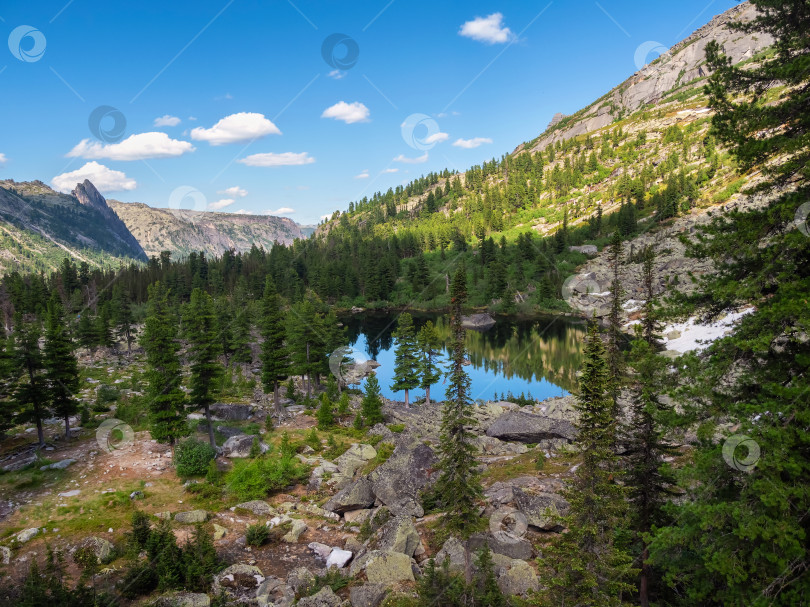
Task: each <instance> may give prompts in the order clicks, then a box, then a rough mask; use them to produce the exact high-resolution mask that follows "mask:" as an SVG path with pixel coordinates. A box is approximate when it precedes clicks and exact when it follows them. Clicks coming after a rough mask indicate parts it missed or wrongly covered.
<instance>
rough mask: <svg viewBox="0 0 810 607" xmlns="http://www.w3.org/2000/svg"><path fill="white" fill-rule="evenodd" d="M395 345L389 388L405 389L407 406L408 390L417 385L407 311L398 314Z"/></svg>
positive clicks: (414, 348)
mask: <svg viewBox="0 0 810 607" xmlns="http://www.w3.org/2000/svg"><path fill="white" fill-rule="evenodd" d="M394 337H395V338H396V340H397V347H396V351H395V354H394V383H392V384H391V389H392V390H394V391H395V392H399V391H400V390H405V407H406V408H407V407H409V406H410V405H409V403H408V391H409V390H413V389H414V388H418V387H419V383H420V382H419V374H418V372H419V362H420V361H419V357H418V346H417V343H416V335H415V334H414V328H413V318H412V317H411V315H410V314H408V313H407V312H403V313H402V314H400V316H399V321H398V323H397V330H396V331H394Z"/></svg>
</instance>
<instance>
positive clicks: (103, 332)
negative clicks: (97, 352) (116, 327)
mask: <svg viewBox="0 0 810 607" xmlns="http://www.w3.org/2000/svg"><path fill="white" fill-rule="evenodd" d="M95 334H96V345H99V346H101V347H102V348H112V347H113V345H115V342H114V340H113V334H112V329H111V328H110V305H109V304H108V303H106V302H105V303H104V304H102V305H101V306H99V310H98V316H96V326H95Z"/></svg>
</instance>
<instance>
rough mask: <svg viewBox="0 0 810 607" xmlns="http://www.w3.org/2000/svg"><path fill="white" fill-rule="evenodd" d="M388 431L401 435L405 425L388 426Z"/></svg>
mask: <svg viewBox="0 0 810 607" xmlns="http://www.w3.org/2000/svg"><path fill="white" fill-rule="evenodd" d="M388 429H389V430H390V431H391V432H394V433H395V434H401V433H402V432H404V431H405V424H389V425H388Z"/></svg>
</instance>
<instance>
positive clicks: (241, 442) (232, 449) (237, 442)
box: [222, 434, 270, 458]
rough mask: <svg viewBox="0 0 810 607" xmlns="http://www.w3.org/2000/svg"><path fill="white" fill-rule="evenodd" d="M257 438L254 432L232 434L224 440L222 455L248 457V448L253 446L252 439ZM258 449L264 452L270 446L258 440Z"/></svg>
mask: <svg viewBox="0 0 810 607" xmlns="http://www.w3.org/2000/svg"><path fill="white" fill-rule="evenodd" d="M258 438H259V437H258V436H257V435H255V434H242V435H239V436H232V437H231V438H229V439H228V440H226V441H225V444H224V445H222V455H224V456H225V457H229V458H244V457H250V450H251V448H252V447H253V439H258ZM259 449H260V451H261V452H262V453H266V452H267V451H268V450H269V449H270V447H268V446H267V445H266V444H264V443H263V442H261V441H259Z"/></svg>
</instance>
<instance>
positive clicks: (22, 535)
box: [15, 527, 39, 544]
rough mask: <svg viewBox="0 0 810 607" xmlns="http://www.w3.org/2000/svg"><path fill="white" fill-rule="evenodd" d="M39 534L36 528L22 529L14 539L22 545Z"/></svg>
mask: <svg viewBox="0 0 810 607" xmlns="http://www.w3.org/2000/svg"><path fill="white" fill-rule="evenodd" d="M37 533H39V529H38V528H37V527H31V528H30V529H23V530H22V531H20V532H19V533H18V534H17V535H16V537H15V539H16V540H17V541H18V542H19V543H20V544H24V543H25V542H28V541H30V540H32V539H33V538H34V536H35V535H36V534H37Z"/></svg>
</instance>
